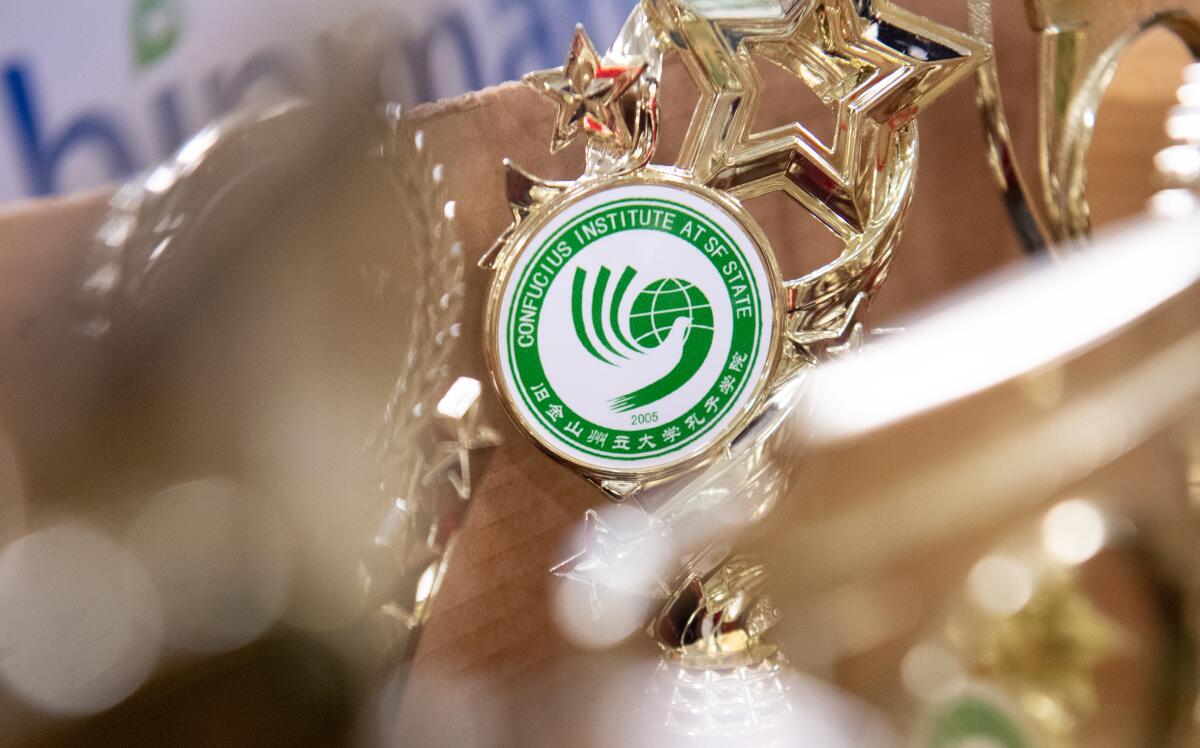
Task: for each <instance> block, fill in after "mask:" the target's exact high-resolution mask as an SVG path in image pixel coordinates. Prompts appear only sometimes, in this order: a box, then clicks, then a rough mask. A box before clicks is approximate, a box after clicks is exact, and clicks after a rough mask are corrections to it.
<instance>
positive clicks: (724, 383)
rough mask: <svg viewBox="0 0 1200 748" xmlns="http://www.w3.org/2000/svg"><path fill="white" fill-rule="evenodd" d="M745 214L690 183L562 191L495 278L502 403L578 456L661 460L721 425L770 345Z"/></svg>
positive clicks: (607, 465) (693, 448)
mask: <svg viewBox="0 0 1200 748" xmlns="http://www.w3.org/2000/svg"><path fill="white" fill-rule="evenodd" d="M746 221H747V219H744V218H739V217H738V216H737V215H735V214H734V212H733V211H732V210H731V209H730V208H728V207H727V206H726V205H725V204H724V203H722V202H720V201H719V199H718V198H715V197H710V196H707V195H706V194H704V193H703V192H702V191H700V190H697V189H695V188H687V187H683V186H675V185H669V184H657V183H655V184H651V183H646V184H629V183H625V184H623V185H622V186H619V187H611V188H608V189H603V190H599V191H595V192H593V193H591V194H587V195H585V196H584V197H583V198H581V199H573V200H570V201H566V204H565V205H564V206H563V207H561V208H559V209H557V210H556V211H554V212H553V213H552V214H551V215H550V218H549V220H548V221H546V222H545V223H544V225H542V226H541V227H539V228H537V229H536V230H534V231H533V232H532V233H531V234H530V235H529V236H528V238H527V239H526V240H525V241H523V242H522V243H521V245H520V248H519V252H518V253H517V254H516V255H515V256H514V259H513V262H512V265H511V267H510V268H509V269H508V272H507V273H505V274H504V275H503V276H502V278H501V279H500V284H501V285H500V286H499V293H498V296H496V297H495V298H494V303H493V309H492V315H493V316H492V319H491V329H492V334H493V335H494V336H495V340H494V344H495V353H496V359H497V360H496V364H497V367H498V370H499V371H498V372H497V381H498V384H499V385H500V389H501V391H502V393H503V394H504V396H505V398H506V400H507V401H508V405H509V408H510V409H511V410H512V411H513V412H514V414H515V415H516V416H517V417H518V419H519V420H520V422H521V423H522V424H524V425H525V426H526V428H527V429H528V430H529V431H530V433H532V434H533V435H534V436H535V437H536V439H537V440H538V441H539V442H540V443H541V444H542V445H543V446H544V447H546V448H547V449H548V450H549V451H551V452H552V453H554V454H556V455H558V456H559V457H561V458H564V459H566V460H568V461H569V462H571V463H573V464H576V465H578V466H580V467H583V468H584V469H587V470H589V471H592V472H595V473H598V474H603V475H610V476H613V475H615V476H626V475H637V474H644V473H648V472H655V471H663V470H669V469H671V468H673V467H675V466H678V465H680V464H682V463H684V462H687V461H689V460H691V459H694V458H696V457H698V456H700V455H702V454H705V453H706V452H708V451H710V450H711V449H712V448H713V446H714V445H715V444H719V443H723V441H722V440H724V441H728V439H730V438H732V436H733V435H734V432H735V431H736V429H737V428H738V427H740V426H742V425H744V424H745V422H746V420H747V419H748V417H749V416H750V415H751V414H752V411H753V409H754V407H755V406H756V404H757V401H758V399H759V398H760V397H761V395H762V392H763V390H764V387H765V384H766V380H767V379H768V377H769V375H770V372H771V370H772V367H773V358H774V356H775V355H776V350H775V346H774V345H773V341H774V340H775V338H776V334H777V330H776V326H777V324H778V323H777V313H776V303H777V302H776V295H775V292H774V289H775V288H777V287H778V280H777V273H776V271H775V269H774V267H773V266H772V265H771V262H770V260H768V259H767V255H766V254H765V252H764V249H763V248H762V247H761V246H760V242H759V241H756V239H755V238H754V237H753V236H752V233H751V231H752V230H751V229H749V228H748V226H747V223H746Z"/></svg>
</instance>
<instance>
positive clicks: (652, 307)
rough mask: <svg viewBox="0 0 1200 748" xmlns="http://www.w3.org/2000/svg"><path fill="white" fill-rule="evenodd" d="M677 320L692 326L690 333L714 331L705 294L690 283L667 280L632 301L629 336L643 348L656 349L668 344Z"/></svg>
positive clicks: (672, 279)
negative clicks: (700, 330) (683, 320)
mask: <svg viewBox="0 0 1200 748" xmlns="http://www.w3.org/2000/svg"><path fill="white" fill-rule="evenodd" d="M678 319H686V320H688V321H689V322H690V323H691V325H690V330H689V332H690V331H692V330H697V331H698V330H699V329H701V328H703V329H706V330H708V331H710V332H711V331H712V329H713V313H712V306H711V305H710V304H709V303H708V299H707V298H705V296H704V293H703V292H702V291H701V290H700V289H699V288H696V286H694V285H693V284H691V283H689V282H688V281H685V280H680V279H679V278H664V279H663V280H660V281H656V282H654V283H651V284H650V285H648V286H646V289H645V290H644V291H642V292H641V293H640V294H638V295H637V298H636V299H634V300H633V311H632V312H631V314H630V315H629V332H630V333H632V334H633V340H634V342H635V343H637V344H638V345H640V346H642V347H643V348H657V347H658V346H660V345H662V344H663V343H665V342H666V341H667V337H668V336H669V335H670V334H671V329H672V328H673V327H674V326H675V321H676V320H678ZM710 337H711V335H710Z"/></svg>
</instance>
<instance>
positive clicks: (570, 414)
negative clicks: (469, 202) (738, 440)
mask: <svg viewBox="0 0 1200 748" xmlns="http://www.w3.org/2000/svg"><path fill="white" fill-rule="evenodd" d="M647 207H649V208H652V209H667V210H669V211H672V212H674V213H676V214H677V215H678V216H679V217H680V218H682V219H684V221H686V220H694V221H697V222H699V223H700V224H701V225H703V226H704V227H705V228H706V229H707V230H708V231H710V232H711V233H712V234H713V235H715V236H718V237H719V238H721V239H723V240H724V243H725V245H726V246H727V247H728V248H729V250H730V256H731V257H733V258H734V259H735V260H736V261H737V262H738V263H739V270H741V271H742V273H743V275H744V277H745V278H746V279H747V280H748V281H750V282H749V283H748V285H750V287H751V289H752V293H751V294H750V295H751V298H752V301H753V312H754V316H753V322H752V324H753V331H752V333H751V334H750V337H751V338H752V344H751V346H750V349H749V351H748V353H749V358H748V359H747V362H746V365H745V367H744V370H743V371H742V372H740V373H738V374H739V376H738V378H737V384H736V387H735V388H734V389H733V390H732V391H731V392H730V393H729V394H727V395H721V394H720V393H719V389H720V383H721V381H722V377H720V376H718V378H717V381H716V382H714V384H713V385H712V386H711V387H710V388H709V389H708V392H707V393H705V394H703V395H701V397H700V398H699V399H698V401H697V404H696V405H694V406H692V407H691V408H689V409H688V410H687V411H685V412H684V413H683V414H682V415H680V416H679V417H678V418H676V419H675V420H673V421H670V422H668V423H665V424H656V425H655V426H654V428H652V429H642V430H620V429H612V428H607V427H603V426H600V425H598V424H594V423H592V422H590V421H588V420H587V419H585V418H583V417H582V416H580V415H579V414H578V413H576V412H575V411H573V410H572V409H570V408H569V407H568V406H566V404H565V403H564V402H563V400H562V398H560V397H558V396H557V393H556V392H555V391H554V390H553V388H552V386H551V384H550V382H549V378H548V377H545V375H544V369H543V368H542V366H541V356H540V353H539V352H538V351H539V347H538V346H536V345H535V346H534V347H533V348H530V349H525V350H527V351H529V352H530V353H528V354H527V356H528V357H532V358H534V359H535V360H536V368H537V369H538V370H539V371H541V372H542V374H543V376H542V380H543V381H542V382H540V383H539V384H542V385H544V386H545V388H546V390H547V391H548V392H549V393H550V397H549V398H543V401H547V400H553V401H555V402H556V403H557V404H559V405H560V406H561V407H562V408H563V415H562V416H561V417H560V418H559V419H558V421H554V420H551V419H550V418H549V417H548V416H547V414H545V413H543V412H542V409H541V408H539V407H538V405H537V404H536V403H535V402H534V396H533V395H532V393H531V390H533V389H535V388H536V386H531V385H529V384H527V383H526V381H525V378H524V377H523V373H524V372H523V371H522V369H523V367H522V366H521V365H520V363H519V361H518V356H517V353H516V348H517V346H516V345H515V344H514V341H515V339H516V337H517V336H516V335H515V326H516V321H517V314H518V311H519V309H520V307H519V304H518V300H519V299H520V298H521V296H522V290H523V289H524V288H525V287H526V285H527V284H528V282H529V278H530V275H531V274H532V273H533V272H534V271H535V269H538V268H541V267H542V261H543V260H544V259H545V257H546V255H547V254H548V253H550V252H551V251H552V250H553V249H554V248H555V246H556V245H557V244H558V242H559V241H560V240H561V239H562V238H563V237H564V236H566V235H568V234H569V233H571V232H574V231H575V230H576V229H578V228H580V226H581V225H582V224H584V223H586V222H588V221H591V220H593V219H595V218H596V217H597V216H599V215H601V214H605V213H613V212H616V211H619V210H625V209H637V208H647ZM714 207H717V208H718V209H720V206H714ZM721 210H722V212H723V213H724V212H726V211H724V210H723V209H721ZM681 223H682V222H681ZM633 230H643V231H659V232H660V233H666V234H667V235H669V236H674V237H675V238H678V239H681V240H682V241H685V242H687V243H688V244H690V245H691V246H692V247H693V248H694V249H696V250H697V251H698V252H700V253H701V255H702V256H703V257H704V258H705V259H706V260H707V261H709V262H711V263H713V266H714V268H716V270H717V273H718V275H719V276H720V277H721V279H722V281H723V282H724V284H725V286H726V290H727V291H729V292H730V296H731V300H732V289H731V287H730V283H729V281H728V280H727V279H726V277H725V273H723V272H722V271H721V267H720V265H719V264H718V262H717V259H716V258H714V257H712V256H710V255H709V254H708V253H707V252H705V250H704V248H703V247H702V246H699V245H697V243H696V241H694V240H693V239H690V238H688V237H682V236H679V235H678V234H677V233H673V232H670V231H666V230H663V229H661V228H658V227H647V226H632V227H626V228H620V229H614V230H611V231H609V232H607V233H604V234H601V235H598V236H596V237H594V238H592V239H590V240H588V241H580V242H578V245H577V246H576V245H572V253H571V257H572V258H573V257H574V256H575V255H577V254H580V253H582V252H584V251H586V250H587V249H588V248H589V247H590V246H592V245H593V244H595V243H596V242H598V241H599V240H600V239H603V238H607V237H610V236H614V235H616V234H620V233H622V232H623V231H633ZM568 261H569V260H568ZM568 261H563V262H562V263H561V264H560V265H559V266H558V267H557V268H554V271H555V272H554V273H553V274H552V275H551V277H550V280H549V282H548V283H547V284H546V288H547V289H548V288H549V287H550V286H551V285H553V283H554V281H555V280H556V279H557V278H558V275H559V272H560V271H561V269H562V268H563V267H566V265H567V263H568ZM760 282H761V279H760V278H758V276H757V275H756V273H755V271H754V269H753V268H752V267H751V265H750V262H749V260H748V258H747V255H746V252H745V250H744V249H743V248H742V246H741V244H739V243H738V242H736V241H734V239H733V237H732V236H730V234H729V232H728V231H726V230H725V229H724V228H723V227H721V226H720V225H718V224H717V223H715V222H714V221H713V220H712V219H710V218H709V217H707V216H705V215H704V214H702V213H700V212H699V211H697V210H696V209H694V208H691V207H690V206H687V205H683V204H681V203H677V202H673V201H670V200H663V199H658V198H650V197H630V198H622V199H619V200H614V201H611V202H608V203H604V204H602V205H598V206H596V207H595V208H592V209H590V210H588V211H587V212H585V213H583V214H581V215H580V216H578V217H576V218H574V219H572V220H571V221H570V222H568V223H566V224H565V225H563V226H562V227H561V228H559V229H558V230H556V231H555V232H554V233H553V234H552V235H551V236H550V237H548V238H547V239H546V240H545V241H544V242H542V244H541V246H540V247H539V248H538V249H537V250H536V252H535V254H534V256H533V258H532V259H531V260H530V261H529V262H528V263H527V264H526V266H525V267H524V268H523V270H522V271H521V274H520V277H519V278H518V279H517V281H516V283H510V284H508V286H509V288H510V289H512V293H511V296H510V298H511V302H510V309H509V313H508V320H507V324H506V325H505V328H504V329H505V333H506V334H505V336H504V344H505V345H504V346H503V347H504V348H505V350H504V352H503V354H502V355H503V358H504V359H505V360H506V361H507V363H508V366H509V370H510V373H511V379H512V380H514V381H513V387H512V389H515V390H516V391H517V393H518V395H519V397H520V399H521V401H522V402H523V403H524V405H525V407H526V409H528V411H530V412H531V413H532V414H533V415H534V416H535V417H536V419H537V420H538V422H539V423H541V424H542V426H543V427H545V428H546V429H547V430H548V431H549V432H550V433H551V434H553V435H554V436H555V437H556V439H558V440H561V442H562V443H563V445H565V446H569V447H570V448H572V449H574V450H577V451H579V452H582V453H584V454H588V455H591V456H594V457H599V458H602V459H606V460H614V461H625V462H636V461H643V460H648V459H654V458H656V457H662V456H666V455H672V454H675V453H677V452H679V451H681V450H683V449H685V448H686V447H688V446H690V445H692V444H693V443H695V442H696V441H697V440H699V439H700V438H702V437H703V436H705V435H706V434H708V433H709V432H711V431H712V430H713V429H714V428H715V427H716V426H717V425H718V424H719V423H721V422H722V421H723V420H724V419H725V417H726V416H727V415H728V413H729V411H730V409H731V408H732V407H733V405H734V404H735V403H736V402H737V401H738V400H739V399H740V398H741V396H742V394H743V392H744V391H745V389H746V386H747V384H749V382H750V380H751V376H750V375H751V373H752V372H753V371H754V370H755V369H756V368H757V367H758V366H759V364H760V363H761V362H760V358H761V356H762V329H763V313H762V300H761V292H762V289H761V287H760ZM543 310H544V307H543V306H541V305H539V307H538V310H537V317H536V323H535V324H536V326H537V327H540V321H541V314H542V311H543ZM735 323H736V318H735ZM536 329H537V328H536V327H535V334H536ZM736 339H737V338H735V340H736ZM746 352H747V351H743V350H739V347H738V346H737V345H736V344H735V345H731V346H730V351H729V356H728V357H727V359H726V366H725V369H724V370H723V371H724V372H729V371H730V368H729V367H730V364H731V363H732V361H733V358H734V356H735V355H737V354H739V353H746ZM714 396H719V397H720V398H721V403H720V406H719V408H718V410H717V411H716V412H715V413H707V412H703V408H704V403H705V402H707V401H708V399H709V398H710V397H714ZM697 411H701V412H700V413H698V415H703V416H705V418H706V420H705V422H704V423H703V425H702V428H699V429H697V430H695V431H691V432H684V431H683V429H684V427H685V426H686V422H687V418H688V416H689V415H692V414H693V413H696V412H697ZM571 424H575V425H577V426H578V427H579V429H580V431H581V432H582V431H583V430H584V429H589V430H590V429H597V430H600V431H602V432H605V433H606V434H608V436H610V437H615V436H625V437H627V438H628V439H629V442H630V443H631V444H636V443H638V442H640V441H641V440H642V438H643V437H644V436H650V437H653V438H655V439H661V438H662V433H663V432H664V431H665V430H667V429H669V428H671V427H677V428H679V429H680V433H681V434H686V437H684V438H680V439H679V440H678V441H675V442H672V443H671V444H670V446H669V447H656V448H655V449H650V450H647V451H645V452H636V451H634V450H636V447H632V446H631V448H630V450H629V451H618V452H613V451H607V450H606V451H600V450H596V449H594V448H593V447H591V446H589V445H588V444H587V443H586V437H584V436H583V435H582V433H581V434H580V435H575V434H572V433H570V432H565V429H564V425H571Z"/></svg>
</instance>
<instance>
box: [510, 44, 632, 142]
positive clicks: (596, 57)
mask: <svg viewBox="0 0 1200 748" xmlns="http://www.w3.org/2000/svg"><path fill="white" fill-rule="evenodd" d="M646 68H647V65H646V64H645V63H642V64H638V65H633V66H622V65H606V64H605V63H604V60H603V59H602V58H601V56H600V53H599V52H597V51H596V45H595V44H593V43H592V39H591V37H589V36H588V34H587V32H586V31H585V30H584V28H583V26H578V27H576V29H575V40H574V42H573V43H572V44H571V53H570V55H569V56H568V57H567V61H566V64H565V65H563V67H561V68H553V69H551V70H543V71H541V72H537V73H530V74H529V75H527V76H525V82H526V83H528V84H529V85H531V86H533V87H534V88H536V89H537V90H538V91H541V92H542V93H543V94H545V95H546V96H548V97H549V98H551V99H552V100H554V102H555V103H556V104H557V105H558V118H557V121H556V123H555V126H554V138H553V140H552V142H551V146H550V148H551V150H552V151H554V152H556V153H557V152H558V151H561V150H562V149H563V148H565V147H566V146H567V145H568V144H570V143H571V141H573V140H574V139H575V138H576V137H578V136H579V135H580V134H581V133H582V134H585V135H586V136H588V137H589V138H597V139H600V140H602V141H607V142H611V143H613V144H615V145H617V146H618V147H620V148H626V149H629V148H633V147H634V145H635V140H636V132H635V128H636V123H635V122H632V121H631V117H630V113H629V110H628V109H627V108H626V106H625V104H624V101H623V100H624V98H625V95H626V94H627V93H629V91H630V89H631V88H633V87H634V85H635V84H637V82H638V80H639V79H641V77H642V75H643V74H644V73H645V72H646Z"/></svg>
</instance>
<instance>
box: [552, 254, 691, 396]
mask: <svg viewBox="0 0 1200 748" xmlns="http://www.w3.org/2000/svg"><path fill="white" fill-rule="evenodd" d="M636 276H637V271H636V270H634V269H633V268H625V272H624V273H622V274H621V277H620V278H619V279H618V281H617V283H616V288H615V290H614V292H613V293H612V294H611V295H609V294H608V293H607V289H608V286H609V282H610V281H611V280H612V277H613V273H612V271H611V270H609V269H608V268H600V270H599V272H598V273H597V274H596V282H595V284H594V287H593V288H592V293H591V296H592V302H591V304H590V308H591V323H592V327H591V329H590V330H589V329H588V325H587V324H586V322H585V310H586V309H587V308H588V306H589V305H588V304H587V303H586V301H585V299H584V297H585V295H586V293H587V285H588V283H587V271H586V270H584V269H582V268H579V269H577V270H576V272H575V283H574V285H573V289H572V294H571V297H572V298H571V301H572V304H571V306H572V315H573V317H574V322H575V332H576V334H577V335H578V336H579V342H580V344H582V345H583V347H584V349H585V350H586V351H587V352H588V353H590V354H591V355H592V356H593V357H595V358H596V359H598V360H600V361H602V362H604V363H606V364H608V365H610V366H618V365H619V363H618V362H619V360H620V359H625V360H627V361H628V360H631V359H636V357H637V356H639V355H645V354H646V353H647V352H648V351H652V350H656V349H658V348H660V347H662V346H665V345H672V346H673V347H677V348H678V349H679V351H680V353H679V361H678V363H676V364H675V366H674V368H672V369H671V370H670V371H669V372H668V373H667V374H666V375H665V376H663V377H660V378H659V379H656V380H655V381H653V382H651V383H650V384H647V385H646V386H645V387H641V388H639V389H637V390H635V391H633V392H630V393H628V394H625V395H622V396H620V397H617V398H614V399H613V400H612V401H611V402H610V405H611V406H612V409H613V410H614V411H616V412H618V413H624V412H627V411H631V410H638V409H639V408H644V407H646V406H647V405H650V404H651V403H654V402H657V401H659V400H661V399H663V398H664V397H666V396H668V395H670V394H671V393H672V392H675V391H676V390H678V389H679V388H680V387H683V386H684V385H685V384H687V383H688V381H689V380H691V378H692V377H694V376H696V373H697V372H699V371H700V369H701V368H702V367H703V366H704V362H705V360H707V358H708V354H709V352H710V351H711V350H712V344H713V332H714V323H713V310H712V305H711V304H710V303H709V301H708V298H707V297H706V296H705V295H704V292H702V291H701V290H700V289H699V288H697V287H696V285H695V284H693V283H691V282H689V281H686V280H682V279H680V278H663V279H662V280H657V281H654V282H652V283H650V284H649V285H647V286H646V287H645V288H644V289H642V291H641V292H639V293H638V295H637V296H636V297H634V300H633V306H632V307H631V309H630V312H629V316H628V319H626V320H624V321H623V320H621V318H620V309H621V302H622V301H623V300H624V298H625V294H626V293H627V292H628V290H629V286H630V285H631V284H632V283H633V280H634V278H635V277H636ZM593 333H594V337H595V339H593ZM602 351H607V352H608V354H611V355H606V354H605V353H603V352H602ZM614 357H615V358H614Z"/></svg>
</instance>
